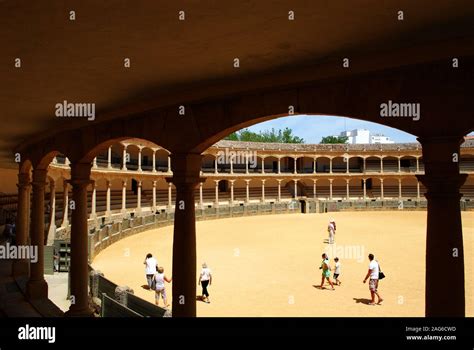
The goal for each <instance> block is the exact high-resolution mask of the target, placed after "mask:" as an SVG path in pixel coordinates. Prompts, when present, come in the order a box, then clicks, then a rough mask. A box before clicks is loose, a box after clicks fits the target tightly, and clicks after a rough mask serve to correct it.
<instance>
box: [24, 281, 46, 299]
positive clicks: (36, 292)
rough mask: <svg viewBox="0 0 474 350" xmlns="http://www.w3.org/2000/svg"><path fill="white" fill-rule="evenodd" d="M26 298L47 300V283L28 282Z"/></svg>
mask: <svg viewBox="0 0 474 350" xmlns="http://www.w3.org/2000/svg"><path fill="white" fill-rule="evenodd" d="M26 296H27V298H28V299H47V298H48V283H46V281H45V280H42V281H28V283H27V284H26Z"/></svg>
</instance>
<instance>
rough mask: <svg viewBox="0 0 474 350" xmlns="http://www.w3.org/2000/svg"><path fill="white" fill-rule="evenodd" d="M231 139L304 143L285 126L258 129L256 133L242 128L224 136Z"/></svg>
mask: <svg viewBox="0 0 474 350" xmlns="http://www.w3.org/2000/svg"><path fill="white" fill-rule="evenodd" d="M225 139H226V140H231V141H246V142H277V143H304V139H303V138H301V137H298V136H296V135H293V130H291V129H290V128H285V129H283V130H281V129H278V131H276V130H275V129H271V130H265V131H260V132H258V133H256V132H253V131H250V130H249V129H242V130H240V131H237V132H234V133H232V134H230V135H229V136H227V137H226V138H225Z"/></svg>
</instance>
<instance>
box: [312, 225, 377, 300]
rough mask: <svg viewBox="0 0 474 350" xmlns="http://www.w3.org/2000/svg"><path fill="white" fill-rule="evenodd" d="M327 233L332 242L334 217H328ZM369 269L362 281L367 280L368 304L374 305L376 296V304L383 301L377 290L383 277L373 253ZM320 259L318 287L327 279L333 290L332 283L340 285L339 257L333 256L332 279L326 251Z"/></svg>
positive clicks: (370, 255) (334, 230)
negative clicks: (319, 282) (319, 283)
mask: <svg viewBox="0 0 474 350" xmlns="http://www.w3.org/2000/svg"><path fill="white" fill-rule="evenodd" d="M328 233H329V239H328V243H329V244H334V236H335V234H336V221H335V220H334V219H330V220H329V223H328ZM368 258H369V269H368V271H367V274H366V276H365V278H364V280H363V283H366V282H367V280H369V291H370V299H371V300H370V302H369V305H375V304H376V303H375V297H376V296H377V304H378V305H380V304H381V303H382V301H383V299H382V297H381V296H380V294H379V292H378V286H379V280H380V279H381V278H383V277H385V276H384V275H383V273H382V271H381V270H380V265H379V263H378V262H377V260H375V258H374V255H373V254H369V256H368ZM322 259H323V260H322V261H321V265H320V267H319V269H321V270H322V275H321V285H320V288H321V289H323V288H324V282H325V281H327V282H328V283H329V285H330V286H331V290H335V288H334V285H338V286H340V285H341V281H340V280H339V275H340V274H341V264H340V262H339V258H338V257H335V258H334V262H335V266H334V270H333V271H334V274H333V281H331V266H330V262H329V257H328V255H327V254H326V253H323V255H322Z"/></svg>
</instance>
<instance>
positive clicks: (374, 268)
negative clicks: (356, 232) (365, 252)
mask: <svg viewBox="0 0 474 350" xmlns="http://www.w3.org/2000/svg"><path fill="white" fill-rule="evenodd" d="M369 260H370V263H369V271H367V275H366V276H365V278H364V283H365V282H367V279H368V278H370V279H369V290H370V296H371V302H370V303H369V305H375V296H377V298H378V302H377V304H379V305H380V303H381V302H382V301H383V299H382V297H381V296H380V294H379V293H378V291H377V288H378V286H379V271H380V268H379V263H378V262H377V261H376V260H374V254H369Z"/></svg>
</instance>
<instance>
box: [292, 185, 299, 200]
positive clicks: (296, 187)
mask: <svg viewBox="0 0 474 350" xmlns="http://www.w3.org/2000/svg"><path fill="white" fill-rule="evenodd" d="M293 181H294V182H295V199H297V198H298V180H293Z"/></svg>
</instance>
